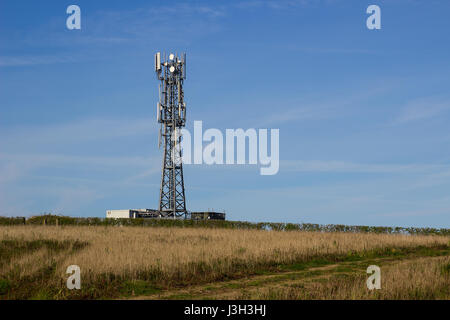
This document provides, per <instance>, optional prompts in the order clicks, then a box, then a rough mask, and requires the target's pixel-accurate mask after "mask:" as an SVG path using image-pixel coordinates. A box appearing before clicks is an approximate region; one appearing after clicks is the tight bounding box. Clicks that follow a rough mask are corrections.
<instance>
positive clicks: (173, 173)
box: [155, 52, 187, 218]
mask: <svg viewBox="0 0 450 320" xmlns="http://www.w3.org/2000/svg"><path fill="white" fill-rule="evenodd" d="M155 71H156V75H157V77H158V80H160V81H161V84H160V85H159V102H158V104H157V119H158V122H159V123H160V124H161V127H160V131H159V146H160V147H161V140H162V143H163V148H164V155H163V165H162V173H161V189H160V195H159V213H160V215H161V216H162V217H171V218H177V217H181V216H183V215H184V216H186V214H187V211H186V199H185V192H184V180H183V164H182V154H181V147H180V142H181V134H180V133H181V128H182V127H184V126H185V124H186V103H185V102H184V92H183V81H184V80H185V79H186V54H183V55H181V56H180V57H178V55H174V54H172V53H171V54H169V56H168V58H166V56H165V55H164V56H163V61H161V53H160V52H158V53H157V54H156V55H155Z"/></svg>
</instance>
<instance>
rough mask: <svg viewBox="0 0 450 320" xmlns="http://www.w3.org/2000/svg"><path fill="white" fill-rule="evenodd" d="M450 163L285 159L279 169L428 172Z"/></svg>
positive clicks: (437, 170) (447, 168)
mask: <svg viewBox="0 0 450 320" xmlns="http://www.w3.org/2000/svg"><path fill="white" fill-rule="evenodd" d="M449 169H450V165H441V164H376V163H356V162H346V161H323V160H311V161H303V160H285V161H283V160H282V161H281V162H280V170H283V171H296V172H344V173H398V174H401V173H414V174H418V173H430V172H445V170H449Z"/></svg>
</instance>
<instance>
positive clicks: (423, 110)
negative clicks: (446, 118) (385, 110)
mask: <svg viewBox="0 0 450 320" xmlns="http://www.w3.org/2000/svg"><path fill="white" fill-rule="evenodd" d="M449 110H450V100H442V99H437V98H423V99H418V100H413V101H411V102H409V103H407V104H406V105H405V106H404V107H403V110H402V111H401V113H400V114H399V115H398V116H397V117H396V118H395V119H394V120H393V121H392V124H393V125H400V124H406V123H410V122H415V121H420V120H426V119H431V118H435V117H437V116H439V115H441V114H442V113H444V112H447V111H449Z"/></svg>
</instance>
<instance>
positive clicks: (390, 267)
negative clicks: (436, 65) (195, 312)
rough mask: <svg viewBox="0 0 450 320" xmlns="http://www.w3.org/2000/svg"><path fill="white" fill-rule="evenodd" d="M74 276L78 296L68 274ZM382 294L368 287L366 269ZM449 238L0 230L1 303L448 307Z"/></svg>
mask: <svg viewBox="0 0 450 320" xmlns="http://www.w3.org/2000/svg"><path fill="white" fill-rule="evenodd" d="M74 264H75V265H78V266H80V268H81V290H68V289H67V288H66V280H67V277H68V275H66V273H65V272H66V268H67V267H68V266H69V265H74ZM371 264H376V265H378V266H380V267H381V270H382V289H381V290H374V291H369V290H368V289H367V287H366V279H367V277H368V275H367V274H366V272H365V271H366V268H367V266H369V265H371ZM449 288H450V237H449V236H436V235H401V234H372V233H339V232H328V233H327V232H304V231H264V230H234V229H218V228H216V229H209V228H169V227H120V226H119V227H114V226H49V225H47V226H32V225H25V226H20V225H18V226H0V299H103V298H136V299H142V298H145V299H185V298H186V299H237V298H239V299H450V292H449Z"/></svg>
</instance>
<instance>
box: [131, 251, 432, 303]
mask: <svg viewBox="0 0 450 320" xmlns="http://www.w3.org/2000/svg"><path fill="white" fill-rule="evenodd" d="M419 259H423V257H417V256H409V257H403V258H400V259H399V258H398V257H386V258H376V259H366V260H361V261H350V262H349V261H345V262H340V263H336V264H329V265H325V266H320V267H310V268H302V270H292V271H289V270H288V271H280V272H271V273H266V274H263V275H254V276H249V277H247V278H243V279H238V280H230V281H222V282H213V283H208V284H202V285H195V286H189V287H184V288H177V289H170V290H164V291H162V292H159V293H157V294H152V295H146V296H132V297H129V299H136V300H151V299H163V300H166V299H225V300H227V299H240V298H241V299H242V298H243V299H245V298H249V297H250V298H251V297H252V296H254V295H255V294H256V293H257V292H261V291H262V290H265V291H267V290H270V289H280V288H288V287H297V288H305V289H307V288H308V286H309V285H311V284H313V283H314V282H320V281H327V279H329V278H330V277H332V276H333V277H335V276H338V277H339V276H342V277H345V276H350V277H351V276H358V275H361V274H364V275H365V274H366V269H367V267H368V266H369V265H371V264H375V265H378V266H380V267H384V266H389V265H395V264H398V263H399V262H401V261H415V260H419ZM428 259H435V258H433V257H429V258H428ZM361 285H365V283H362V284H361Z"/></svg>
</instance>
